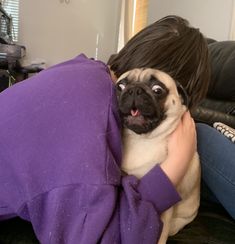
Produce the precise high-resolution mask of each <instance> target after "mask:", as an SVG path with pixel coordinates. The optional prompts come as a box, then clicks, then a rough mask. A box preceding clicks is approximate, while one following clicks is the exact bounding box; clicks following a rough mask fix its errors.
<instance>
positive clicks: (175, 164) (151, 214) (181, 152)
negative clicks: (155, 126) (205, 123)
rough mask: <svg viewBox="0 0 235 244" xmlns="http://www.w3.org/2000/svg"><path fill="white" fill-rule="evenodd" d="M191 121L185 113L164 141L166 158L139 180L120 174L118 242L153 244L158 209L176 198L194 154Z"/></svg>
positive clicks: (159, 224)
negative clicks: (167, 140)
mask: <svg viewBox="0 0 235 244" xmlns="http://www.w3.org/2000/svg"><path fill="white" fill-rule="evenodd" d="M195 149H196V134H195V124H194V122H193V120H192V118H191V116H190V113H189V112H187V113H185V115H184V116H183V118H182V121H181V123H180V125H179V126H178V128H177V129H176V130H175V132H173V134H172V135H171V137H170V139H169V143H168V157H167V159H166V160H165V162H163V163H162V164H161V165H160V166H158V165H157V166H155V167H154V168H153V169H152V170H150V171H149V172H148V173H147V174H146V175H145V176H144V177H143V178H141V180H140V181H137V179H136V178H135V177H133V176H129V177H126V178H125V177H124V178H123V181H122V184H123V188H124V191H123V192H122V194H121V209H120V213H121V234H122V243H156V240H158V239H159V237H160V234H161V230H162V222H161V219H160V215H161V213H162V212H164V211H165V210H167V209H168V208H170V207H171V206H173V205H174V204H175V203H177V202H178V201H179V200H180V196H179V195H178V193H177V191H176V189H175V186H176V185H177V184H178V183H179V182H180V180H181V179H182V178H183V176H184V174H185V173H186V171H187V169H188V165H189V162H190V160H191V158H192V156H193V154H194V153H195Z"/></svg>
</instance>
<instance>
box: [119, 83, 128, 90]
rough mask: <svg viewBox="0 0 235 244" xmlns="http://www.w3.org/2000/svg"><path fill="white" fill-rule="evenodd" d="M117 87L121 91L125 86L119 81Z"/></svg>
mask: <svg viewBox="0 0 235 244" xmlns="http://www.w3.org/2000/svg"><path fill="white" fill-rule="evenodd" d="M118 88H119V89H120V90H121V91H123V90H124V89H125V88H126V86H125V85H124V84H123V83H120V84H118Z"/></svg>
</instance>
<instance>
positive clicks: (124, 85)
mask: <svg viewBox="0 0 235 244" xmlns="http://www.w3.org/2000/svg"><path fill="white" fill-rule="evenodd" d="M116 92H117V98H118V106H119V112H120V117H121V120H122V123H123V125H124V127H126V128H128V129H130V130H132V131H134V132H135V133H137V134H143V133H148V132H151V131H153V130H154V129H155V128H156V127H158V126H159V125H160V124H161V123H162V121H164V120H166V119H167V118H168V117H172V116H178V114H179V116H181V115H182V112H183V111H185V110H186V107H185V106H184V105H183V104H186V103H187V101H186V100H187V96H186V94H185V91H184V89H183V88H182V87H181V86H180V85H178V88H177V84H176V82H175V81H174V80H173V79H172V78H171V77H170V76H169V75H167V74H166V73H164V72H162V71H159V70H156V69H133V70H131V71H128V72H126V73H124V74H123V75H122V76H121V77H120V78H119V79H118V81H117V83H116Z"/></svg>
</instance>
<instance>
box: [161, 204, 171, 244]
mask: <svg viewBox="0 0 235 244" xmlns="http://www.w3.org/2000/svg"><path fill="white" fill-rule="evenodd" d="M172 215H173V208H172V207H171V208H170V209H168V210H167V211H165V212H164V213H163V214H162V215H161V220H162V222H163V229H162V233H161V236H160V239H159V241H158V244H165V243H166V241H167V238H168V236H169V231H170V221H171V218H172Z"/></svg>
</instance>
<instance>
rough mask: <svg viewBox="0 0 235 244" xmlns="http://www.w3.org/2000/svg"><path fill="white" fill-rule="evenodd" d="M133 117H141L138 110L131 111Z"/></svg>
mask: <svg viewBox="0 0 235 244" xmlns="http://www.w3.org/2000/svg"><path fill="white" fill-rule="evenodd" d="M131 115H132V116H133V117H136V116H139V115H140V111H139V110H138V109H132V110H131Z"/></svg>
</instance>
